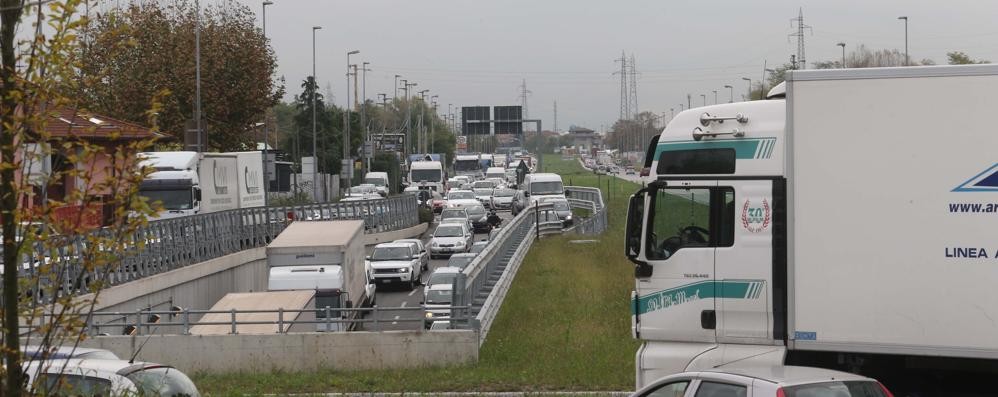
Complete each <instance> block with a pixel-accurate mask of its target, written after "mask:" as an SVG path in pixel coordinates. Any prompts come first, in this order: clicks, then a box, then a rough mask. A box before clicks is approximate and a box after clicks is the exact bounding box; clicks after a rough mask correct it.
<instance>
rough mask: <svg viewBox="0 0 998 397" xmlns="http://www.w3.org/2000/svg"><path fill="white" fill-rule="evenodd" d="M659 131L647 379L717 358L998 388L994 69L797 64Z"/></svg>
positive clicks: (637, 202) (646, 234)
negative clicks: (784, 75)
mask: <svg viewBox="0 0 998 397" xmlns="http://www.w3.org/2000/svg"><path fill="white" fill-rule="evenodd" d="M782 91H784V89H783V87H782V86H780V87H777V88H775V89H774V90H773V91H771V93H770V96H771V98H770V99H769V100H763V101H753V102H743V103H734V104H721V105H715V106H707V107H701V108H696V109H692V110H688V111H685V112H682V113H680V114H679V115H677V116H676V118H675V119H674V120H673V121H671V122H670V123H669V124H668V126H666V128H665V129H664V131H663V132H662V134H661V135H660V136H659V137H657V139H656V140H653V143H652V146H651V147H650V148H649V152H648V154H649V156H648V158H647V159H646V166H649V167H650V169H651V176H650V177H649V178H647V179H646V180H645V181H646V182H647V183H648V185H647V187H645V188H643V189H641V190H640V191H638V193H636V194H635V195H634V196H633V197H632V198H631V202H630V208H629V213H628V219H627V223H628V224H627V227H626V229H625V230H626V231H625V246H626V247H625V251H626V255H627V256H628V258H629V259H630V260H631V261H633V262H634V263H635V264H636V270H635V277H636V280H635V281H636V283H635V292H634V293H633V295H632V302H631V303H632V308H631V311H632V325H633V331H634V336H635V337H636V338H638V339H641V340H643V341H644V343H643V344H642V346H641V347H640V348H639V350H638V352H637V362H636V383H637V387H638V388H640V387H642V386H643V385H645V384H648V383H649V382H652V381H654V380H655V379H657V378H659V377H661V376H664V375H669V374H674V373H678V372H683V371H695V370H697V369H701V368H710V367H714V366H717V365H721V364H725V363H733V362H739V363H742V364H746V365H753V364H758V365H774V364H775V365H779V364H795V365H811V366H819V367H827V368H834V369H842V370H847V371H851V372H857V373H861V374H864V375H870V376H873V377H875V378H878V379H880V380H882V381H883V382H884V384H885V385H887V386H888V387H889V388H890V389H891V390H894V391H895V392H899V393H898V395H901V396H903V395H919V396H943V395H990V393H994V391H995V390H998V387H996V383H998V380H996V379H998V375H996V372H998V321H996V320H995V319H998V288H994V283H995V281H998V155H996V152H995V148H998V133H995V129H994V126H993V124H992V123H990V122H987V121H986V119H985V117H986V115H988V114H991V112H994V111H995V109H998V96H996V95H995V92H998V65H977V66H943V67H906V68H890V69H838V70H824V71H793V72H790V73H789V75H788V80H787V82H786V85H785V98H784V96H783V95H781V94H783V92H782Z"/></svg>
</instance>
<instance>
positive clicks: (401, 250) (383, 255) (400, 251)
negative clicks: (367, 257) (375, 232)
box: [371, 247, 412, 261]
mask: <svg viewBox="0 0 998 397" xmlns="http://www.w3.org/2000/svg"><path fill="white" fill-rule="evenodd" d="M411 254H412V251H411V250H410V249H409V247H375V248H374V252H373V253H372V254H371V260H372V261H400V260H408V259H409V255H411Z"/></svg>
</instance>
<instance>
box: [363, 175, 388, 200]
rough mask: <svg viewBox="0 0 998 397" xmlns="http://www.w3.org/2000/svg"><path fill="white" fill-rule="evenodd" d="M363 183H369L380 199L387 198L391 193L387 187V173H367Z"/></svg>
mask: <svg viewBox="0 0 998 397" xmlns="http://www.w3.org/2000/svg"><path fill="white" fill-rule="evenodd" d="M364 183H370V184H372V185H374V188H375V189H377V190H378V194H380V195H381V197H388V195H389V194H391V193H392V191H391V188H389V187H388V185H389V183H388V173H387V172H377V171H374V172H368V173H367V174H365V175H364Z"/></svg>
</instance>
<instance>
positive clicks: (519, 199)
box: [509, 190, 527, 216]
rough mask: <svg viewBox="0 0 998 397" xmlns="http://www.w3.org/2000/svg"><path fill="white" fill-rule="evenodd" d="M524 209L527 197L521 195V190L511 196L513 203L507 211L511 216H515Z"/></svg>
mask: <svg viewBox="0 0 998 397" xmlns="http://www.w3.org/2000/svg"><path fill="white" fill-rule="evenodd" d="M524 208H527V196H526V195H525V194H523V190H517V191H516V194H514V195H513V201H512V202H510V205H509V211H510V212H511V213H512V214H513V216H516V214H519V213H520V211H523V209H524Z"/></svg>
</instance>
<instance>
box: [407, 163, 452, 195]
mask: <svg viewBox="0 0 998 397" xmlns="http://www.w3.org/2000/svg"><path fill="white" fill-rule="evenodd" d="M446 180H447V178H446V174H445V173H444V167H443V165H442V164H441V163H440V162H439V161H413V162H412V164H409V187H416V188H417V189H420V190H422V189H429V190H433V191H436V192H438V193H443V192H444V181H446Z"/></svg>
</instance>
